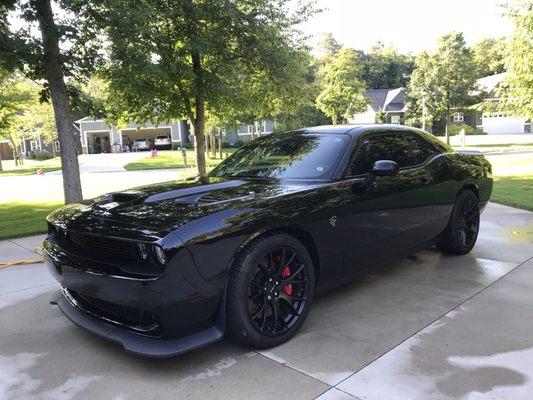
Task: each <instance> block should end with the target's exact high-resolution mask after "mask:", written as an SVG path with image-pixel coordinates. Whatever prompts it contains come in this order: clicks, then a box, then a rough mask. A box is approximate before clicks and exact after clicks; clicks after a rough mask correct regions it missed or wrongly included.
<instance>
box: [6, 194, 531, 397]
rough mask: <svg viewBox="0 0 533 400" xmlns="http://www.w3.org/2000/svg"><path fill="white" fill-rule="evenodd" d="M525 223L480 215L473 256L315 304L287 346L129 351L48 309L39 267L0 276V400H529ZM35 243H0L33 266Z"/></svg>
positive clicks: (409, 265)
mask: <svg viewBox="0 0 533 400" xmlns="http://www.w3.org/2000/svg"><path fill="white" fill-rule="evenodd" d="M532 238H533V213H530V212H526V211H520V210H516V209H513V208H510V207H505V206H500V205H495V204H490V205H489V207H488V209H487V210H486V211H485V213H484V214H483V216H482V225H481V234H480V237H479V241H478V244H477V246H476V247H475V249H474V251H473V252H472V253H471V254H468V255H465V256H461V257H452V256H443V255H442V254H440V253H439V252H438V251H436V250H433V249H432V250H427V251H423V252H420V253H418V254H416V255H415V256H413V257H410V258H408V259H405V260H403V261H400V262H398V263H395V264H394V265H391V266H390V267H389V268H387V269H385V270H382V271H379V272H375V273H372V274H370V275H367V276H366V277H364V278H362V279H359V280H357V281H355V282H353V283H351V284H349V285H346V286H344V287H342V288H340V289H337V290H335V291H333V292H331V293H328V294H326V295H323V296H321V297H319V298H317V299H316V301H315V303H314V305H313V309H312V310H311V313H310V314H309V318H308V320H307V321H306V323H305V324H304V326H303V329H302V330H301V331H300V333H299V334H297V335H296V336H295V337H294V339H293V340H291V341H290V342H289V343H286V344H284V345H282V346H279V347H277V348H274V349H271V350H269V351H263V352H257V351H252V350H250V349H248V348H244V347H241V346H239V345H236V344H234V343H232V342H230V341H223V342H220V343H217V344H214V345H211V346H209V347H207V348H204V349H200V350H197V351H194V352H192V353H189V354H186V355H183V356H179V357H176V358H172V359H165V360H152V359H144V358H140V357H136V356H132V355H129V354H126V353H124V352H123V351H122V349H121V348H120V346H118V345H115V344H112V343H108V342H106V341H104V340H102V339H99V338H97V337H95V336H93V335H91V334H89V333H87V332H85V331H83V330H82V329H80V328H77V327H76V326H74V325H73V324H72V323H70V322H69V321H68V320H67V319H66V318H65V317H64V316H63V315H62V314H61V313H60V311H59V310H57V308H56V307H53V306H50V305H49V304H48V300H49V298H50V297H51V294H52V292H53V291H54V290H56V289H57V286H56V284H55V283H54V282H53V281H52V279H51V278H50V277H49V276H48V274H47V273H46V271H45V269H44V268H43V266H42V265H31V266H24V267H10V268H5V269H3V270H0V327H1V335H0V399H143V400H145V399H185V398H190V399H209V398H217V399H251V398H261V399H280V398H281V399H285V398H291V399H313V398H317V397H318V398H319V399H321V400H324V399H353V398H359V399H371V400H394V399H424V400H426V399H512V400H520V399H531V398H532V393H533V318H532V316H533V258H532V256H533V239H532ZM39 240H40V238H26V239H20V240H13V241H9V242H7V241H6V242H1V243H0V259H9V258H11V259H16V258H21V257H29V256H31V252H30V251H29V250H28V249H31V248H32V246H34V245H35V244H36V243H38V242H39Z"/></svg>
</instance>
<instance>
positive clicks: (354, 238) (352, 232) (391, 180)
mask: <svg viewBox="0 0 533 400" xmlns="http://www.w3.org/2000/svg"><path fill="white" fill-rule="evenodd" d="M436 153H437V152H436V150H435V148H434V147H433V146H432V145H431V144H430V143H428V142H427V141H426V140H425V139H423V138H421V137H420V136H419V135H417V134H416V133H415V132H411V131H384V132H377V133H375V132H372V133H370V134H366V135H365V136H363V137H361V138H360V139H359V141H358V145H357V148H356V150H355V152H354V157H353V159H352V162H351V164H350V167H349V170H348V171H346V178H345V190H344V201H343V210H342V217H341V219H340V220H339V225H342V226H343V234H344V237H345V253H344V254H345V256H346V259H345V262H344V263H343V265H344V273H343V275H345V276H349V275H356V274H358V273H364V272H366V271H367V270H369V269H371V268H372V267H374V266H376V265H378V264H381V263H383V262H386V261H388V260H390V259H394V258H397V257H398V256H399V255H400V254H403V253H405V252H406V251H409V249H412V248H415V247H416V246H418V245H420V244H421V243H423V242H424V241H425V240H427V239H428V238H427V233H428V231H427V230H428V227H429V224H430V222H431V218H432V215H431V214H432V207H433V201H434V192H433V186H432V177H431V174H430V173H429V171H428V170H427V168H426V163H427V161H428V160H430V159H431V158H432V157H433V156H434V155H435V154H436ZM378 160H392V161H395V162H396V163H398V165H399V167H400V170H399V173H398V174H397V175H395V176H374V175H373V174H372V173H371V171H372V167H373V165H374V163H375V162H376V161H378Z"/></svg>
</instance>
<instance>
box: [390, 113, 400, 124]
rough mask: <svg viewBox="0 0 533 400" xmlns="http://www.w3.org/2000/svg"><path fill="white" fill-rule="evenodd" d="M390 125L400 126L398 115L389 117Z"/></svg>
mask: <svg viewBox="0 0 533 400" xmlns="http://www.w3.org/2000/svg"><path fill="white" fill-rule="evenodd" d="M390 123H391V124H397V125H400V116H399V115H391V116H390Z"/></svg>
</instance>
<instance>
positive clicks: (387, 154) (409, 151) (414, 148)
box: [350, 132, 438, 176]
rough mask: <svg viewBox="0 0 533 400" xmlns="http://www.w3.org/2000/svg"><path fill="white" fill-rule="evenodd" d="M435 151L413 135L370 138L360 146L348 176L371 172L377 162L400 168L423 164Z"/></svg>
mask: <svg viewBox="0 0 533 400" xmlns="http://www.w3.org/2000/svg"><path fill="white" fill-rule="evenodd" d="M437 153H438V151H437V149H436V148H435V147H434V146H433V145H432V144H431V143H429V142H428V141H427V140H426V139H424V138H422V137H421V136H419V135H417V134H415V133H407V132H406V133H386V134H378V135H375V136H371V137H369V138H368V139H366V140H364V142H363V143H362V144H361V145H360V147H359V149H358V150H357V153H356V156H355V160H354V162H353V164H352V167H351V170H350V175H352V176H355V175H362V174H367V173H369V172H370V171H371V169H372V166H373V165H374V163H375V162H376V161H378V160H392V161H396V162H397V163H398V165H399V166H400V168H406V167H413V166H416V165H420V164H423V163H424V162H425V161H427V160H428V159H429V158H430V157H432V156H434V155H435V154H437Z"/></svg>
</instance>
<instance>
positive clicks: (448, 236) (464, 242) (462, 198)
mask: <svg viewBox="0 0 533 400" xmlns="http://www.w3.org/2000/svg"><path fill="white" fill-rule="evenodd" d="M478 204H479V203H478V199H477V196H476V195H475V194H474V193H473V192H472V191H470V190H465V191H463V192H461V193H460V194H459V195H458V196H457V199H456V201H455V205H454V208H453V211H452V215H451V218H450V222H449V223H448V226H447V227H446V229H445V231H444V232H443V234H442V236H441V239H440V240H439V242H437V247H438V248H439V249H440V250H442V251H443V252H445V253H451V254H466V253H468V252H469V251H470V250H472V248H473V247H474V245H475V244H476V241H477V236H478V233H479V205H478Z"/></svg>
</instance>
